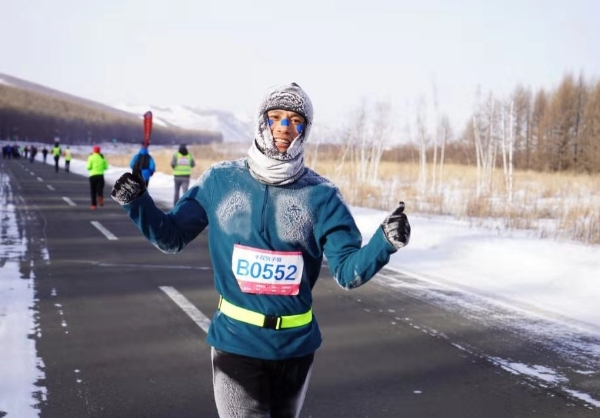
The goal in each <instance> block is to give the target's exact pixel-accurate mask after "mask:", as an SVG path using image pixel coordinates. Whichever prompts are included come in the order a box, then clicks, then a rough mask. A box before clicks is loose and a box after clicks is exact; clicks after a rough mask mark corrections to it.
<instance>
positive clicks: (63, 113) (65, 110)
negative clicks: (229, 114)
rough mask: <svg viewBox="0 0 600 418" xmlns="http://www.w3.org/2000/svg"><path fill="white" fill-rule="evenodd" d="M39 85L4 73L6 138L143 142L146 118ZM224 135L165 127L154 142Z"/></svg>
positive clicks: (0, 83) (1, 125) (1, 111)
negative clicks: (144, 120) (143, 125)
mask: <svg viewBox="0 0 600 418" xmlns="http://www.w3.org/2000/svg"><path fill="white" fill-rule="evenodd" d="M147 110H148V109H145V110H144V111H143V112H141V113H138V114H133V113H129V112H126V111H123V110H120V109H116V108H113V107H110V106H107V105H105V104H102V103H98V102H94V101H92V100H87V99H83V98H81V97H77V96H73V95H71V94H67V93H63V92H60V91H57V90H54V89H51V88H48V87H45V86H41V85H39V84H36V83H31V82H29V81H26V80H21V79H18V78H16V77H12V76H8V75H5V74H0V139H2V140H12V141H39V142H46V143H51V142H54V141H55V140H59V141H60V142H63V143H72V144H85V143H99V142H107V141H116V142H126V143H139V142H141V140H142V136H143V129H142V116H141V115H143V113H145V112H146V111H147ZM222 141H223V135H222V133H221V132H219V131H212V130H199V129H182V128H180V127H177V126H174V125H172V126H164V124H162V126H161V123H160V121H159V123H157V124H156V126H155V127H154V128H153V131H152V143H154V144H177V143H188V144H205V143H215V142H222Z"/></svg>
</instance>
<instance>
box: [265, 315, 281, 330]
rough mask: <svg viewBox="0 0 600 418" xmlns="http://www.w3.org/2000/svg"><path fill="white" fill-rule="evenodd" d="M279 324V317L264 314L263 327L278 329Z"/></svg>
mask: <svg viewBox="0 0 600 418" xmlns="http://www.w3.org/2000/svg"><path fill="white" fill-rule="evenodd" d="M280 324H281V317H279V316H274V315H265V322H264V323H263V328H269V329H279V328H280Z"/></svg>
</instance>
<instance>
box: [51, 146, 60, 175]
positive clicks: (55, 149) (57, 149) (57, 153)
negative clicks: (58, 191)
mask: <svg viewBox="0 0 600 418" xmlns="http://www.w3.org/2000/svg"><path fill="white" fill-rule="evenodd" d="M60 154H62V152H61V149H60V145H59V144H58V142H55V143H54V146H53V147H52V156H53V157H54V172H55V173H58V160H60Z"/></svg>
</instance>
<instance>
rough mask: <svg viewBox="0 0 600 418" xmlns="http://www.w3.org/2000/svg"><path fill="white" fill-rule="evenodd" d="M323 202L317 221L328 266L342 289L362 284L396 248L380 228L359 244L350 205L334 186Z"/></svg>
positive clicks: (380, 266)
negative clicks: (322, 210)
mask: <svg viewBox="0 0 600 418" xmlns="http://www.w3.org/2000/svg"><path fill="white" fill-rule="evenodd" d="M334 190H335V195H334V196H333V197H332V198H331V199H329V200H328V202H327V203H326V204H325V210H324V212H325V213H324V214H323V219H322V221H321V222H320V223H321V228H322V230H321V231H320V232H321V234H320V235H321V237H322V238H321V242H322V245H323V252H324V254H325V257H326V258H327V264H328V265H329V270H330V272H331V275H332V277H333V278H334V279H335V281H336V282H337V283H338V284H339V285H340V286H341V287H343V288H345V289H353V288H355V287H359V286H362V285H363V284H365V283H366V282H368V281H369V280H371V278H372V277H373V276H374V275H375V274H377V272H378V271H379V270H381V268H382V267H383V266H385V265H386V264H387V263H388V262H389V260H390V255H391V254H393V253H395V252H396V251H397V250H396V248H395V247H394V246H392V245H391V244H390V243H389V242H388V241H387V239H386V238H385V235H384V234H383V231H382V229H381V228H377V231H376V232H375V233H374V234H373V237H372V238H371V240H370V241H369V242H368V243H367V244H366V245H365V246H362V236H361V234H360V231H359V229H358V227H357V226H356V222H355V221H354V218H353V217H352V214H351V213H350V209H349V208H348V206H347V205H346V203H345V202H344V200H343V198H342V196H341V194H340V193H339V191H338V190H337V189H334Z"/></svg>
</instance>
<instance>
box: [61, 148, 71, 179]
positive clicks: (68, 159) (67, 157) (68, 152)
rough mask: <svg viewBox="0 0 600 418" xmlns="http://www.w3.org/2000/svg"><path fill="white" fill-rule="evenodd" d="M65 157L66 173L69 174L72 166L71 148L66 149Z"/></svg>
mask: <svg viewBox="0 0 600 418" xmlns="http://www.w3.org/2000/svg"><path fill="white" fill-rule="evenodd" d="M63 157H65V171H66V172H67V173H68V172H69V167H70V166H71V158H72V156H71V149H70V148H69V147H67V149H65V151H64V152H63Z"/></svg>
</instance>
